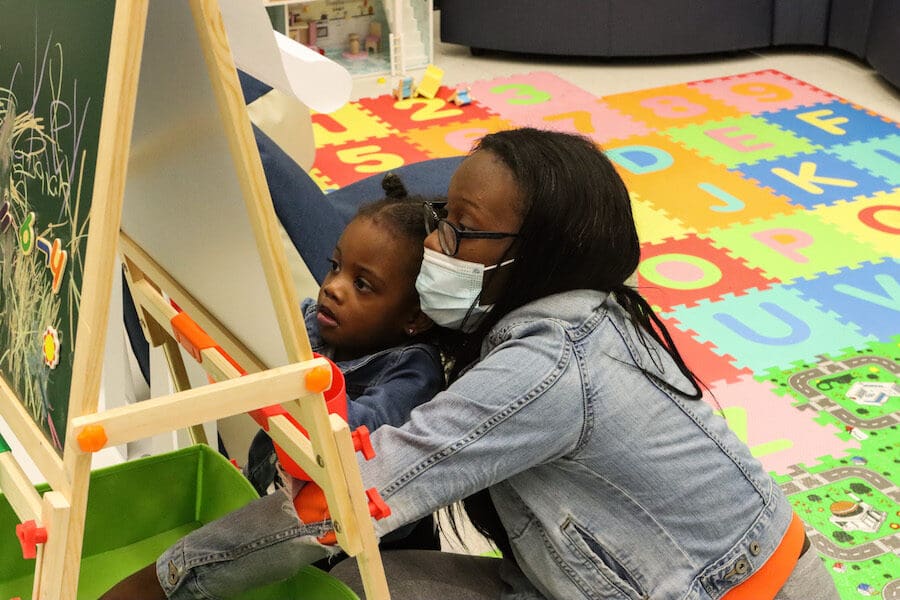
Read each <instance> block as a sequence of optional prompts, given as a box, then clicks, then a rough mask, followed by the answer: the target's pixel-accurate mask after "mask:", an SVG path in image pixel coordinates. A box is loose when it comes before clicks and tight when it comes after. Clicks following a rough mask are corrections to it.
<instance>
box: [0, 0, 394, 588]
mask: <svg viewBox="0 0 900 600" xmlns="http://www.w3.org/2000/svg"><path fill="white" fill-rule="evenodd" d="M150 1H151V0H119V1H116V2H115V14H114V17H113V26H112V36H111V39H110V54H109V65H108V71H107V78H106V87H105V92H104V98H103V114H102V120H101V125H100V137H99V145H98V148H97V161H96V164H97V167H96V172H95V177H94V186H93V203H92V208H91V217H90V219H91V220H90V230H89V235H88V242H87V251H86V258H85V262H84V271H83V273H84V274H83V285H82V287H81V304H80V310H79V312H78V329H77V332H78V334H77V337H76V340H75V343H74V366H73V369H72V380H71V388H70V393H69V405H68V406H69V409H68V420H67V428H66V436H65V447H64V450H63V453H62V456H61V457H60V455H59V453H58V452H57V451H56V450H55V449H54V448H53V446H52V444H51V443H50V442H49V441H48V439H47V436H46V435H45V434H44V432H43V431H41V428H40V427H39V426H38V425H37V424H36V423H35V422H34V420H33V418H32V416H31V415H30V414H29V413H28V411H27V410H25V409H24V407H23V405H22V402H21V401H20V399H19V397H18V394H17V392H16V391H15V390H14V389H13V388H12V387H11V386H9V385H7V383H6V382H5V381H4V380H3V378H2V377H0V416H2V417H3V418H4V419H5V420H6V421H7V423H8V424H9V425H10V427H11V428H12V430H13V431H14V433H15V435H16V437H17V438H18V439H19V441H20V443H21V444H22V445H23V446H24V447H25V448H26V449H27V452H28V455H29V457H30V458H31V459H32V460H33V461H34V463H35V464H36V465H37V467H38V468H39V470H40V471H41V473H42V474H43V475H44V476H45V477H46V479H47V481H48V483H49V485H50V487H51V488H52V491H50V492H47V493H45V494H44V495H43V497H41V496H40V495H38V494H37V492H36V491H35V489H34V487H33V486H32V484H31V483H30V481H29V479H28V477H27V476H25V474H24V473H23V471H22V469H21V468H20V466H19V465H18V464H17V463H16V461H15V460H14V459H13V457H12V455H11V453H9V452H2V448H0V488H2V491H3V493H4V494H5V495H6V497H7V498H8V499H9V501H10V504H11V505H12V506H13V508H14V510H15V512H16V514H17V515H18V517H19V518H20V519H21V521H23V522H26V521H34V525H35V526H36V527H37V528H38V529H39V530H44V531H45V533H46V542H44V543H40V542H38V545H37V562H36V567H35V579H34V590H33V598H42V599H48V600H50V599H53V600H70V599H74V598H76V594H77V587H78V575H79V565H80V560H81V552H82V541H83V534H84V520H85V513H86V509H87V506H86V505H87V492H88V485H89V478H90V469H91V453H92V452H95V451H97V450H99V449H100V448H103V447H105V446H111V445H117V444H121V443H125V442H128V441H132V440H136V439H141V438H144V437H148V436H151V435H155V434H158V433H163V432H167V431H172V430H174V429H179V428H184V427H190V426H195V425H198V424H200V423H203V422H206V421H211V420H216V419H220V418H224V417H227V416H229V415H236V414H240V413H246V412H248V411H252V410H255V409H259V408H262V407H264V406H269V405H274V404H282V405H283V406H284V407H285V408H286V409H287V411H288V412H289V413H290V414H291V416H293V417H294V418H295V419H296V420H297V421H298V422H300V423H301V424H302V425H303V426H304V427H305V428H306V429H307V431H309V433H310V437H309V439H307V438H306V437H304V436H303V435H302V434H301V433H300V432H299V431H298V430H297V429H296V428H295V427H294V426H293V425H292V424H291V423H290V422H289V421H288V420H287V418H286V417H284V416H277V417H273V418H271V419H270V421H269V427H270V434H271V435H272V437H273V439H274V440H275V441H276V442H277V443H278V444H279V445H281V447H282V448H284V449H285V450H286V451H288V452H289V454H290V455H291V457H292V458H294V460H295V461H296V462H297V463H298V464H299V465H300V466H301V467H302V468H303V469H304V470H305V471H306V473H307V474H308V475H309V476H310V478H311V479H312V480H313V481H315V482H316V483H317V484H318V485H319V486H320V487H321V488H322V489H323V491H324V492H325V496H326V499H327V501H328V506H329V510H330V513H331V517H332V520H333V523H334V529H335V533H336V535H337V540H338V543H339V544H340V546H341V548H342V549H343V550H344V551H345V552H347V553H348V554H349V555H351V556H355V557H356V558H357V560H358V561H359V566H360V572H361V574H362V576H363V582H364V585H365V591H366V596H367V598H369V599H378V600H381V599H387V598H389V592H388V588H387V583H386V581H385V577H384V571H383V567H382V564H381V558H380V555H379V553H378V547H377V541H376V538H375V534H374V528H373V526H372V521H371V518H370V516H369V508H368V507H369V502H368V499H367V497H366V494H365V492H364V490H363V484H362V478H361V475H360V471H359V467H358V465H357V462H356V456H355V451H354V444H353V441H352V439H351V436H350V432H349V429H348V426H347V424H346V423H345V422H344V421H343V420H342V419H340V418H338V417H334V416H330V415H328V413H327V411H326V409H325V403H324V401H323V398H322V394H321V391H322V390H323V389H325V388H327V386H328V383H330V381H329V378H330V368H329V367H328V366H327V364H326V362H325V361H324V360H322V359H314V358H313V356H312V352H311V350H310V347H309V341H308V339H307V336H306V332H305V329H304V327H303V320H302V318H301V316H300V314H299V302H298V301H297V300H298V298H297V292H296V290H294V289H293V287H292V286H291V284H290V281H291V279H290V275H289V272H288V269H287V266H286V261H285V257H284V254H283V250H282V247H281V246H280V244H281V242H280V240H279V238H278V234H277V226H276V220H275V219H276V217H275V215H274V211H273V209H272V204H271V200H270V198H269V193H268V188H267V185H266V181H265V177H264V174H263V171H262V166H261V164H260V161H259V156H258V153H257V151H256V146H255V142H254V137H253V133H252V129H251V126H250V122H249V119H248V117H247V114H246V107H245V105H244V101H243V97H242V95H241V91H240V84H239V82H238V78H237V73H236V71H235V67H234V64H233V61H232V57H231V53H230V50H229V46H228V40H227V37H226V35H225V31H224V26H223V23H222V19H221V15H220V12H219V7H218V3H217V0H186V1H187V3H188V4H189V6H190V11H191V14H192V17H193V24H194V27H195V29H196V32H197V35H198V38H199V45H200V47H201V48H202V53H203V56H204V59H205V63H206V68H207V71H208V74H209V79H210V83H211V85H212V90H213V92H214V95H215V100H216V102H215V103H216V104H217V107H218V113H219V116H220V117H221V120H222V124H223V126H224V131H225V135H226V137H227V141H228V146H229V148H230V154H231V157H232V160H233V167H234V169H235V172H236V173H235V174H236V177H237V181H238V182H239V184H240V190H241V195H242V196H243V201H244V204H245V206H246V216H247V219H248V221H249V224H250V227H251V228H252V231H253V237H254V238H255V241H256V246H257V250H258V253H259V260H260V263H261V266H262V269H263V272H264V277H265V282H266V286H267V289H268V294H269V295H270V297H271V301H272V306H273V308H274V313H275V318H276V319H277V324H278V329H279V332H280V337H281V342H283V345H284V351H285V353H286V357H287V364H284V365H282V366H274V365H271V364H267V362H266V361H264V360H263V359H261V358H259V357H257V356H256V354H255V353H254V352H253V351H252V350H250V349H248V347H247V344H246V343H245V342H243V341H242V340H241V339H240V338H239V337H238V336H237V335H235V334H234V333H232V332H231V331H230V330H229V327H228V326H226V325H225V324H223V322H221V320H220V319H219V318H218V317H217V316H215V314H214V313H213V311H212V310H210V307H208V306H207V305H206V304H205V301H204V300H202V299H198V298H196V297H195V296H194V295H192V293H191V292H190V291H189V290H188V288H187V287H186V286H185V285H184V283H185V282H184V281H179V280H178V279H176V278H175V277H173V276H172V274H171V273H169V272H168V269H167V268H166V266H164V265H162V264H160V262H158V261H157V260H156V258H154V257H153V256H151V254H150V253H149V252H147V251H146V250H145V248H143V247H142V246H141V244H139V243H137V242H135V240H134V239H132V238H131V237H130V236H129V235H127V234H126V233H120V222H121V219H122V210H123V198H125V197H126V184H127V171H128V166H129V154H130V152H131V150H132V132H133V125H134V118H135V104H136V102H137V100H138V76H139V73H140V71H141V58H142V52H143V50H144V48H145V40H144V34H145V30H146V25H147V16H148V10H149V7H150ZM153 1H158V0H153ZM211 108H212V107H211ZM197 158H198V160H202V157H197ZM117 250H118V251H120V252H121V256H122V260H123V263H124V266H125V271H126V279H127V281H128V284H129V289H130V291H131V294H132V296H133V298H134V300H135V305H136V306H137V308H138V312H139V315H140V317H141V323H142V326H143V328H144V331H145V334H146V336H147V338H148V340H150V342H151V343H152V344H154V345H157V346H160V345H161V346H162V347H163V349H164V350H165V352H166V356H167V358H168V360H169V362H170V368H171V371H172V375H173V379H174V380H175V382H176V388H177V389H178V390H179V391H178V392H177V393H175V394H172V395H169V396H166V397H162V398H154V399H151V400H148V401H145V402H141V403H138V404H134V405H130V406H126V407H121V408H116V409H111V410H106V411H103V412H97V408H98V396H99V388H100V373H101V370H100V368H99V365H97V364H96V357H97V356H100V355H102V349H103V346H104V340H105V333H106V322H107V317H108V310H109V303H108V298H109V292H110V289H111V285H112V278H113V277H114V276H117V272H116V269H115V268H114V266H115V258H116V253H117ZM170 299H171V300H174V301H175V302H177V303H178V305H179V306H180V307H181V308H182V309H183V311H184V313H181V314H183V315H191V322H192V323H193V324H194V325H198V326H199V329H202V333H198V332H199V329H198V328H196V327H185V326H184V325H183V324H182V325H179V324H177V323H180V322H181V321H177V323H176V325H173V321H172V320H173V318H175V317H177V316H178V315H179V312H178V311H177V310H176V309H175V308H174V307H173V306H172V304H171V302H170ZM182 321H183V319H182ZM207 334H208V335H207ZM176 338H179V339H180V341H181V343H182V346H184V347H185V348H187V349H188V350H189V351H190V352H191V353H192V354H193V355H194V357H195V358H196V359H197V360H198V361H199V362H200V363H201V365H202V367H203V368H204V369H205V370H206V372H207V373H209V375H210V376H211V377H212V379H214V380H215V381H216V382H217V383H215V384H212V385H208V386H204V387H201V388H197V389H189V387H190V386H189V383H188V382H187V377H186V376H185V374H184V372H185V369H184V364H183V362H181V361H182V359H181V354H180V350H179V348H178V345H177V342H176V341H175V340H176ZM229 357H232V358H233V359H234V361H235V362H236V363H238V364H239V365H240V366H241V367H242V368H243V369H244V370H246V372H247V373H248V374H246V375H245V376H241V375H242V373H241V372H240V370H239V369H238V368H237V367H236V366H235V364H234V363H233V362H231V361H230V360H229V359H228V358H229ZM273 366H274V368H269V367H273ZM323 373H327V375H326V376H325V378H324V379H323V377H322V375H323Z"/></svg>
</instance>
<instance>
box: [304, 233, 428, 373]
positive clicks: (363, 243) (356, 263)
mask: <svg viewBox="0 0 900 600" xmlns="http://www.w3.org/2000/svg"><path fill="white" fill-rule="evenodd" d="M420 260H421V255H420V254H418V253H414V252H411V251H410V242H409V241H408V240H406V239H403V238H398V236H397V235H396V234H395V233H394V232H393V231H392V230H390V229H387V228H385V227H383V226H382V225H381V224H379V223H378V222H376V221H374V220H372V219H370V218H357V219H354V220H353V221H351V222H350V224H349V225H348V226H347V228H346V229H345V230H344V233H343V235H341V239H340V240H338V244H337V247H336V248H335V249H334V253H333V254H332V258H331V271H330V272H329V273H328V275H327V276H326V277H325V281H324V282H323V283H322V287H321V289H320V290H319V298H318V303H319V312H318V314H317V319H318V324H319V330H320V332H321V335H322V339H323V340H325V342H326V343H327V344H329V345H330V346H332V347H333V348H335V351H336V354H335V358H337V359H339V360H347V359H350V358H356V357H359V356H363V355H365V354H371V353H372V352H376V351H378V350H383V349H385V348H389V347H391V346H395V345H397V344H400V343H401V342H403V341H404V340H405V339H407V338H408V336H409V328H410V326H411V325H412V324H413V323H414V322H415V319H416V317H417V315H418V314H419V298H418V295H417V294H416V291H415V278H416V274H417V272H418V269H419V263H420Z"/></svg>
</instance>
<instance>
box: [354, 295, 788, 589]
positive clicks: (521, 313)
mask: <svg viewBox="0 0 900 600" xmlns="http://www.w3.org/2000/svg"><path fill="white" fill-rule="evenodd" d="M645 372H647V373H650V374H651V376H648V375H647V374H646V373H645ZM660 380H662V381H665V382H668V383H669V384H670V385H671V386H674V387H675V388H677V389H679V390H684V391H686V392H688V393H690V392H692V391H693V388H692V386H691V384H690V383H689V382H688V381H687V380H686V379H685V377H684V376H683V375H682V374H681V373H680V372H679V370H678V368H677V367H676V365H675V363H674V362H673V361H672V359H671V358H670V357H669V356H668V354H667V353H666V352H664V351H663V350H662V349H661V348H660V347H659V346H658V344H656V343H655V342H653V341H652V340H651V339H650V338H649V337H648V336H646V335H643V336H641V335H639V334H638V333H637V331H636V330H635V328H634V326H633V325H632V324H631V323H630V321H629V319H628V316H627V314H626V313H625V312H624V310H623V309H622V308H621V307H620V306H619V305H618V304H617V303H615V302H614V301H613V300H612V298H611V297H608V296H607V295H606V294H604V293H601V292H596V291H574V292H568V293H564V294H559V295H555V296H551V297H547V298H544V299H541V300H539V301H536V302H534V303H532V304H530V305H528V306H525V307H523V308H521V309H518V310H516V311H513V312H512V313H511V314H509V315H507V316H506V317H504V318H503V319H502V320H501V321H500V322H499V323H498V324H497V326H496V327H495V328H494V329H493V330H492V331H491V333H490V335H489V337H488V338H487V339H486V340H485V342H484V345H483V347H482V359H481V361H480V362H479V363H478V364H477V365H475V366H474V367H473V368H472V369H471V370H469V371H468V372H467V373H466V374H465V375H464V376H463V377H461V378H460V379H459V380H457V381H456V382H455V383H453V384H452V385H451V386H450V387H449V389H448V390H446V391H445V392H443V393H441V394H439V395H438V396H437V397H436V398H435V399H434V400H432V401H431V402H427V403H425V404H423V405H421V406H419V407H418V408H416V409H415V410H413V412H412V415H411V418H410V421H409V422H408V423H406V424H405V425H404V426H403V427H401V428H394V427H382V428H380V429H379V430H378V431H377V432H376V433H375V434H374V435H373V437H372V441H373V444H374V446H375V449H376V452H377V454H378V457H377V459H376V460H373V461H369V462H363V463H361V464H360V466H361V469H362V470H363V478H364V480H365V484H366V486H367V487H368V486H371V485H375V486H377V487H378V488H379V490H380V491H381V494H382V496H383V497H384V499H385V500H386V501H387V502H388V504H389V505H390V507H391V510H392V511H393V512H392V514H391V516H390V517H388V518H387V519H385V520H382V521H378V522H377V523H376V529H377V530H378V531H379V532H382V533H383V532H387V531H390V530H391V529H394V528H395V527H397V526H398V525H400V524H402V523H406V522H410V521H413V520H416V519H419V518H421V517H423V516H424V515H427V514H429V513H431V512H432V511H434V510H436V509H437V508H439V507H442V506H445V505H447V504H450V503H452V502H454V501H456V500H459V499H461V498H465V497H466V496H468V495H470V494H472V493H474V492H476V491H478V490H480V489H483V488H489V490H490V495H491V498H492V499H493V502H494V505H495V506H496V509H497V512H498V513H499V515H500V518H501V520H502V522H503V525H504V527H505V529H506V530H507V532H508V534H509V538H510V542H511V544H512V547H513V550H514V558H515V560H516V563H517V564H518V569H520V570H521V572H519V571H516V570H513V571H512V573H513V576H512V577H511V578H510V583H511V584H512V585H513V587H514V590H513V591H511V592H509V593H508V594H506V595H505V596H504V598H507V599H513V598H515V599H525V598H529V599H531V598H552V599H556V600H576V599H580V598H590V599H600V598H603V599H606V598H654V599H715V598H719V597H721V596H722V595H723V594H724V593H725V592H726V591H727V590H728V589H730V588H731V587H733V586H735V585H737V584H739V583H741V582H742V581H744V580H745V579H746V578H748V577H749V576H751V575H752V574H753V573H754V572H756V570H757V569H759V567H760V566H761V565H762V564H763V563H764V562H765V561H766V559H767V558H768V557H769V556H770V555H771V554H772V552H773V551H774V550H775V548H776V547H777V545H778V544H779V542H780V541H781V538H782V536H783V535H784V533H785V531H786V529H787V526H788V523H789V522H790V520H791V516H792V511H791V507H790V505H789V504H788V502H787V500H786V499H785V497H784V495H783V494H782V492H781V490H780V488H779V487H778V485H777V484H776V483H775V482H774V481H773V480H772V478H771V477H769V476H768V475H767V474H766V472H765V470H764V469H763V468H762V466H761V465H760V463H759V462H758V461H757V460H755V459H754V458H753V457H752V456H751V455H750V451H749V450H748V448H747V447H746V446H745V445H744V444H743V443H742V442H741V441H739V440H738V439H737V437H736V436H735V435H734V434H733V433H732V432H731V431H730V430H729V428H728V427H727V425H726V423H725V421H724V419H722V418H721V417H720V416H717V415H715V414H714V413H713V412H712V410H711V409H710V407H709V406H708V405H707V404H706V403H705V402H704V401H702V400H689V399H686V398H685V397H683V396H682V395H681V394H678V393H676V392H674V391H672V390H671V389H669V388H667V387H666V386H664V385H661V383H660ZM741 561H743V562H741ZM739 563H741V566H740V567H738V568H736V566H737V565H738V564H739ZM744 563H746V565H749V568H744V567H745V566H746V565H745V564H744ZM523 574H524V576H525V577H524V578H523V577H522V575H523ZM526 578H527V579H526Z"/></svg>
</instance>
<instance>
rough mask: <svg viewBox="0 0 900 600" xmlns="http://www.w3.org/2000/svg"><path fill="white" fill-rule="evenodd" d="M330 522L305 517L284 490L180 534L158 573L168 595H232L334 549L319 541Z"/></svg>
mask: <svg viewBox="0 0 900 600" xmlns="http://www.w3.org/2000/svg"><path fill="white" fill-rule="evenodd" d="M329 526H330V523H329V522H328V521H325V522H322V523H314V524H304V523H301V522H300V519H298V518H297V513H296V512H295V510H294V505H293V503H292V502H291V501H290V499H289V498H288V495H287V494H286V493H284V492H282V491H279V492H276V493H274V494H271V495H269V496H264V497H262V498H260V499H259V500H255V501H253V502H251V503H250V504H248V505H246V506H244V507H243V508H240V509H238V510H237V511H235V512H233V513H229V514H228V515H225V516H224V517H223V518H222V519H219V520H218V521H214V522H213V523H212V524H210V525H207V526H205V527H201V528H200V529H197V530H196V531H194V532H192V533H190V534H188V535H187V536H185V537H183V538H182V539H180V540H179V541H178V542H177V543H176V544H175V545H174V546H172V547H170V548H169V549H168V550H166V551H165V552H164V553H163V554H162V555H161V556H160V557H159V558H158V559H157V561H156V574H157V577H158V578H159V581H160V583H161V584H162V586H163V589H164V590H165V592H166V595H167V596H168V597H169V598H173V599H176V600H182V599H183V600H187V599H191V600H198V599H203V600H209V599H211V598H229V597H231V596H234V595H237V594H239V593H241V592H244V591H247V590H252V589H254V588H258V587H261V586H263V585H268V584H270V583H273V582H274V581H280V580H282V579H287V578H289V577H291V576H293V575H294V574H295V573H296V572H297V571H298V570H299V569H300V568H302V567H303V566H305V565H308V564H311V563H313V562H315V561H317V560H319V559H322V558H325V557H326V556H329V555H331V554H334V553H335V552H336V551H337V550H338V548H337V547H335V548H329V547H326V546H323V545H322V544H320V543H318V542H317V541H316V538H317V537H320V536H321V535H322V534H323V533H325V531H327V530H328V529H329Z"/></svg>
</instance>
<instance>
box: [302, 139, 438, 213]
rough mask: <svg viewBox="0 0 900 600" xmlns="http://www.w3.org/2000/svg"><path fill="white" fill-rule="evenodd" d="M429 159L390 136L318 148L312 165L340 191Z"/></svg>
mask: <svg viewBox="0 0 900 600" xmlns="http://www.w3.org/2000/svg"><path fill="white" fill-rule="evenodd" d="M428 158H430V157H429V156H428V155H427V154H425V153H424V152H422V151H421V150H419V149H418V148H416V147H415V146H413V145H412V144H410V143H408V142H406V141H405V140H403V139H402V138H400V137H399V136H392V137H387V138H370V139H367V140H362V141H359V142H353V143H350V144H345V145H342V146H325V147H323V148H319V150H318V151H317V152H316V160H315V163H313V165H314V167H316V168H317V169H319V170H320V171H321V172H323V173H328V179H329V181H331V182H332V183H334V184H336V185H337V186H339V187H343V186H345V185H349V184H351V183H353V182H355V181H359V180H360V179H363V178H365V177H368V176H370V175H373V174H375V173H383V172H385V171H390V170H391V169H396V168H398V167H401V166H403V165H406V164H411V163H416V162H421V161H423V160H427V159H428ZM371 200H377V198H371Z"/></svg>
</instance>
